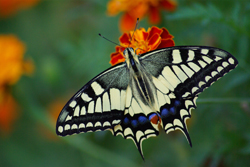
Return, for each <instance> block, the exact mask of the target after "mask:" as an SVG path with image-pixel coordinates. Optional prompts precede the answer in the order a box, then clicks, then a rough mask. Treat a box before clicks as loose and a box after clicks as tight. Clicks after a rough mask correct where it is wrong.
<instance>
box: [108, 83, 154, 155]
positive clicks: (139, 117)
mask: <svg viewBox="0 0 250 167" xmlns="http://www.w3.org/2000/svg"><path fill="white" fill-rule="evenodd" d="M130 86H131V84H130ZM130 86H128V88H127V91H126V107H125V114H124V117H123V119H122V121H121V124H119V125H117V126H115V127H114V128H112V129H111V132H112V134H113V135H114V136H117V135H121V136H122V137H124V138H125V139H132V140H133V142H134V143H135V145H136V147H137V149H138V150H139V152H140V154H141V156H142V158H143V159H144V157H143V151H142V141H143V140H145V139H147V138H149V137H152V136H157V135H158V134H159V129H158V128H155V127H153V126H152V124H151V122H150V120H151V118H152V117H153V116H155V115H156V114H155V112H153V111H152V109H151V108H150V107H149V106H148V105H146V104H145V103H144V102H143V99H141V98H139V97H140V96H137V98H136V97H135V94H137V93H138V91H137V89H134V88H130ZM132 89H134V91H133V90H132Z"/></svg>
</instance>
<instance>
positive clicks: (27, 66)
mask: <svg viewBox="0 0 250 167" xmlns="http://www.w3.org/2000/svg"><path fill="white" fill-rule="evenodd" d="M24 53H25V45H24V44H23V43H22V42H21V41H20V40H19V39H18V38H17V37H15V36H14V35H0V57H1V61H0V67H1V70H0V87H4V86H6V85H12V84H15V83H16V82H17V81H18V80H19V79H20V77H21V75H22V74H24V73H25V74H31V73H32V72H33V70H34V66H33V63H32V62H31V61H30V60H29V61H24V60H23V56H24Z"/></svg>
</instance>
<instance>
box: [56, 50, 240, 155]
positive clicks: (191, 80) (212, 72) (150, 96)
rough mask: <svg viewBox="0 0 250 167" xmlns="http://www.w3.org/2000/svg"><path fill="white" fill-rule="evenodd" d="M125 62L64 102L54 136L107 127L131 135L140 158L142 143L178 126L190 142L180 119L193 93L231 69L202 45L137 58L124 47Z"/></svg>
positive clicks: (226, 56) (231, 61)
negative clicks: (160, 131) (161, 130)
mask: <svg viewBox="0 0 250 167" xmlns="http://www.w3.org/2000/svg"><path fill="white" fill-rule="evenodd" d="M124 55H125V58H126V61H125V62H123V63H120V64H117V65H115V66H113V67H111V68H109V69H107V70H106V71H104V72H102V73H101V74H99V75H97V76H96V77H95V78H93V79H92V80H91V81H89V82H88V83H87V84H86V85H84V86H83V87H82V88H81V89H80V90H79V91H78V92H77V93H76V94H75V95H74V96H73V97H72V98H71V99H70V100H69V101H68V102H67V104H66V105H65V106H64V108H63V109H62V111H61V113H60V115H59V117H58V120H57V124H56V133H57V135H60V136H66V135H72V134H76V133H81V132H93V131H97V130H110V131H111V132H112V133H113V135H115V136H117V135H118V134H120V135H122V136H123V137H124V138H125V139H127V138H131V139H132V140H133V141H134V143H135V145H136V147H137V148H138V150H139V152H140V154H141V156H142V157H143V152H142V145H141V144H142V141H143V140H144V139H146V138H149V137H151V136H157V135H158V134H159V128H160V127H162V128H163V129H164V130H165V132H166V133H168V132H170V131H172V130H176V129H180V130H181V131H182V132H183V133H184V135H185V136H186V138H187V140H188V142H189V144H190V145H192V144H191V140H190V137H189V134H188V130H187V126H186V119H187V118H190V117H191V111H190V110H191V109H192V108H196V99H197V98H198V94H199V93H201V92H202V91H203V90H204V89H205V88H207V87H209V86H210V85H211V84H212V83H214V82H215V81H216V80H218V79H219V78H220V77H222V76H223V75H225V74H226V73H228V72H229V71H230V70H232V69H234V68H235V67H236V65H237V64H238V61H237V60H236V59H235V58H234V57H233V56H232V55H231V54H230V53H228V52H226V51H224V50H221V49H217V48H213V47H207V46H175V47H168V48H163V49H159V50H154V51H151V52H147V53H144V54H142V55H140V56H138V55H136V54H135V51H134V49H133V48H126V49H125V51H124Z"/></svg>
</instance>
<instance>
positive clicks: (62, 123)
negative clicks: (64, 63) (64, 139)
mask: <svg viewBox="0 0 250 167" xmlns="http://www.w3.org/2000/svg"><path fill="white" fill-rule="evenodd" d="M128 81H129V75H128V73H127V70H126V67H125V64H122V65H117V66H114V67H111V68H110V69H108V70H106V71H104V72H103V73H101V74H100V75H98V76H96V77H95V78H94V79H92V80H91V81H90V82H88V83H87V84H86V85H85V86H83V88H81V89H80V90H79V91H78V92H77V93H76V94H75V95H74V96H73V97H72V98H71V99H70V100H69V102H68V103H67V104H66V105H65V106H64V108H63V109H62V111H61V113H60V115H59V117H58V120H57V126H56V128H57V129H56V133H57V134H58V135H61V136H65V135H71V134H74V133H80V132H88V131H97V130H105V129H109V128H112V127H114V126H115V125H117V124H119V123H120V122H121V119H122V118H123V115H124V109H125V105H124V103H125V98H126V93H125V92H126V88H127V85H128Z"/></svg>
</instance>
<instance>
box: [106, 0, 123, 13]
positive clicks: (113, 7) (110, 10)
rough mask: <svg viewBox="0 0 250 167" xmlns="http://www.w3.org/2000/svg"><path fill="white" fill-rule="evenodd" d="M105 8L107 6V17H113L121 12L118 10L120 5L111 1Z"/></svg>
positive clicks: (114, 0) (113, 0)
mask: <svg viewBox="0 0 250 167" xmlns="http://www.w3.org/2000/svg"><path fill="white" fill-rule="evenodd" d="M107 6H108V7H107V8H108V9H107V13H108V15H110V16H114V15H116V14H118V13H119V12H120V11H121V10H120V8H121V6H122V4H121V2H119V1H116V0H112V1H109V2H108V4H107Z"/></svg>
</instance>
